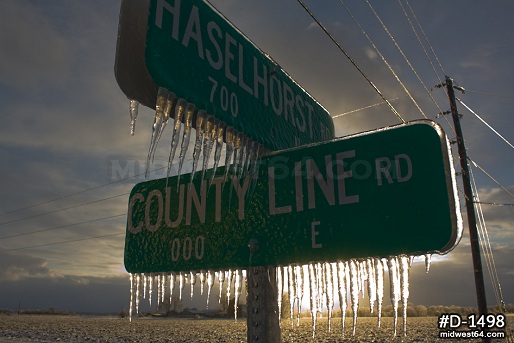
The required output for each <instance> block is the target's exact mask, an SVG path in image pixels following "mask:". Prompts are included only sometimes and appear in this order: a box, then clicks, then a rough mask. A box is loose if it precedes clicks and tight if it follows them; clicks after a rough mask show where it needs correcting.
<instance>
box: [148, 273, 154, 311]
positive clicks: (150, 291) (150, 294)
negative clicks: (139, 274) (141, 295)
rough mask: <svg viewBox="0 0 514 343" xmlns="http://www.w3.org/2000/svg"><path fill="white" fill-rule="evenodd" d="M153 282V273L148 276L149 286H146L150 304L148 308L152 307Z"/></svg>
mask: <svg viewBox="0 0 514 343" xmlns="http://www.w3.org/2000/svg"><path fill="white" fill-rule="evenodd" d="M153 281H154V275H153V273H151V274H150V284H149V285H148V302H149V303H150V306H152V293H153Z"/></svg>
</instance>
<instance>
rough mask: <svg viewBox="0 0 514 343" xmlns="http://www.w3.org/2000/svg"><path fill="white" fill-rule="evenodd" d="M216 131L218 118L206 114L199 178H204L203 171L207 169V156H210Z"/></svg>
mask: <svg viewBox="0 0 514 343" xmlns="http://www.w3.org/2000/svg"><path fill="white" fill-rule="evenodd" d="M217 131H218V120H216V119H215V118H214V117H213V116H208V117H207V122H206V123H205V135H204V138H203V164H202V178H201V180H203V179H204V177H205V172H206V171H207V167H208V164H209V158H210V157H211V152H212V146H213V145H214V141H215V140H216V132H217Z"/></svg>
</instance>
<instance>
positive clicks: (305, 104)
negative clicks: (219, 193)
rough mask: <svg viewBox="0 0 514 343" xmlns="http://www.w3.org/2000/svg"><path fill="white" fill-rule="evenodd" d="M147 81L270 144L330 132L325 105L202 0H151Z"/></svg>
mask: <svg viewBox="0 0 514 343" xmlns="http://www.w3.org/2000/svg"><path fill="white" fill-rule="evenodd" d="M147 23H148V30H147V34H146V53H145V56H146V67H147V69H148V72H149V74H150V75H151V78H152V79H153V81H154V82H155V83H156V84H157V85H158V86H160V87H164V88H166V89H168V90H169V91H170V92H173V93H175V94H176V95H177V96H178V97H180V98H183V99H185V100H186V101H187V102H190V103H193V104H195V105H196V108H198V109H202V110H205V111H207V112H208V113H209V114H211V115H213V116H214V117H216V118H217V119H219V120H221V121H223V122H224V123H225V124H227V126H231V127H233V128H235V129H236V130H237V131H238V132H242V133H244V134H245V136H247V137H249V138H251V139H252V140H254V141H257V142H259V143H261V144H262V145H264V146H265V147H266V148H268V149H269V150H279V149H285V148H291V147H294V146H299V145H303V144H308V143H313V142H319V141H323V140H327V139H332V138H333V137H334V126H333V123H332V119H331V117H330V115H329V113H328V112H327V111H326V110H325V108H323V106H321V105H320V104H319V103H318V102H317V101H316V100H315V99H314V98H312V97H311V96H310V95H309V94H308V93H307V92H306V91H305V90H304V89H303V88H302V87H300V85H298V84H297V83H296V82H295V81H294V80H293V79H292V78H291V77H290V76H289V75H288V74H287V73H286V72H285V71H284V70H283V69H282V68H281V67H280V66H279V65H278V64H277V63H276V62H275V61H273V60H272V59H271V58H270V57H269V56H268V55H267V54H265V53H263V52H262V51H261V50H260V49H259V48H257V46H255V45H254V44H253V43H252V42H251V41H250V40H249V39H248V38H246V37H245V36H244V35H243V34H242V33H241V32H240V31H239V30H238V29H237V28H235V27H234V26H233V25H232V24H231V23H229V22H228V21H227V20H226V19H225V18H224V17H223V16H222V15H221V14H220V13H219V12H218V11H216V10H215V9H214V8H213V7H211V6H210V5H209V4H207V3H206V2H205V1H203V0H188V1H181V0H151V1H150V6H149V14H148V20H147Z"/></svg>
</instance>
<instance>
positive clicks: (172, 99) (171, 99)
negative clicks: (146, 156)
mask: <svg viewBox="0 0 514 343" xmlns="http://www.w3.org/2000/svg"><path fill="white" fill-rule="evenodd" d="M176 100H177V97H176V96H175V94H174V93H172V92H169V93H168V95H167V97H166V103H165V105H164V108H163V110H162V113H163V117H162V125H161V126H160V128H159V131H158V132H157V140H156V142H155V147H154V150H153V153H152V162H153V160H154V156H155V150H156V148H157V145H159V141H160V140H161V136H162V133H163V132H164V129H165V128H166V124H168V120H169V119H170V114H171V109H172V108H173V105H175V103H176Z"/></svg>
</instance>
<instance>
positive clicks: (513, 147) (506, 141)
mask: <svg viewBox="0 0 514 343" xmlns="http://www.w3.org/2000/svg"><path fill="white" fill-rule="evenodd" d="M456 99H457V101H458V102H460V103H461V105H462V106H464V107H466V109H467V110H468V111H470V112H471V113H472V114H474V115H475V117H477V118H478V119H479V120H480V121H481V122H482V123H484V124H485V126H487V127H488V128H489V129H491V131H493V132H494V133H495V134H496V135H497V136H498V137H500V138H501V139H502V140H503V141H504V142H505V143H507V144H508V145H509V146H510V147H511V148H512V149H514V145H512V143H510V142H509V141H508V140H507V139H505V138H504V137H503V136H502V135H500V133H498V131H496V130H495V129H494V128H493V127H492V126H491V125H489V124H488V123H487V122H486V121H485V120H484V119H482V118H481V117H480V116H479V115H478V114H476V113H475V112H474V111H473V110H472V109H471V108H469V106H468V105H466V104H465V103H464V102H462V100H460V99H459V98H456Z"/></svg>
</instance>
